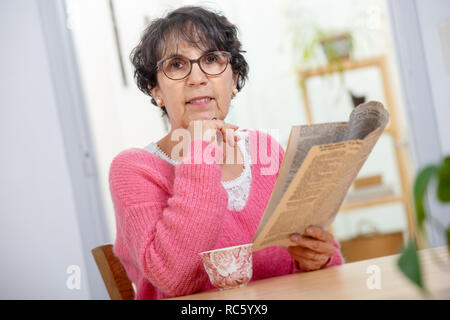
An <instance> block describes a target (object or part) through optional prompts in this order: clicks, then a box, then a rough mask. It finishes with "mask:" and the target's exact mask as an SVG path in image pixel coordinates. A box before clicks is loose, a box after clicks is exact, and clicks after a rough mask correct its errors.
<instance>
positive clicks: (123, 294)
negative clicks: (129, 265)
mask: <svg viewBox="0 0 450 320" xmlns="http://www.w3.org/2000/svg"><path fill="white" fill-rule="evenodd" d="M91 252H92V255H93V256H94V260H95V262H96V263H97V267H98V270H99V271H100V274H101V275H102V278H103V282H104V283H105V286H106V289H107V290H108V294H109V297H110V298H111V300H134V297H135V292H134V288H133V285H132V284H131V281H130V279H129V278H128V276H127V273H126V271H125V269H124V267H123V265H122V263H121V262H120V260H119V258H118V257H117V256H116V255H115V254H114V252H113V245H112V244H106V245H102V246H99V247H97V248H94V249H92V250H91Z"/></svg>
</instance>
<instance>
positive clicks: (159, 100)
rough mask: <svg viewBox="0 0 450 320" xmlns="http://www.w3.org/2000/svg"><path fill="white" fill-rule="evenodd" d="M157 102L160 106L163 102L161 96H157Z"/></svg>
mask: <svg viewBox="0 0 450 320" xmlns="http://www.w3.org/2000/svg"><path fill="white" fill-rule="evenodd" d="M156 104H157V105H158V106H159V105H161V104H162V100H161V98H156Z"/></svg>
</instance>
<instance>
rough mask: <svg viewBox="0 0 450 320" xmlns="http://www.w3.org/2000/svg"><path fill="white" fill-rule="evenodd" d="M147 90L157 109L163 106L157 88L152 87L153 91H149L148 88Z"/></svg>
mask: <svg viewBox="0 0 450 320" xmlns="http://www.w3.org/2000/svg"><path fill="white" fill-rule="evenodd" d="M148 88H149V92H150V94H151V95H152V97H153V100H155V101H156V104H157V105H158V107H162V106H164V103H163V100H162V97H160V93H159V88H158V87H154V88H153V89H150V87H148Z"/></svg>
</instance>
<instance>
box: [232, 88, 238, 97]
mask: <svg viewBox="0 0 450 320" xmlns="http://www.w3.org/2000/svg"><path fill="white" fill-rule="evenodd" d="M238 92H239V91H238V89H236V88H234V89H233V97H235V96H236V95H237V94H238Z"/></svg>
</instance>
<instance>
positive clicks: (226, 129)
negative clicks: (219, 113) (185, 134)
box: [187, 120, 240, 147]
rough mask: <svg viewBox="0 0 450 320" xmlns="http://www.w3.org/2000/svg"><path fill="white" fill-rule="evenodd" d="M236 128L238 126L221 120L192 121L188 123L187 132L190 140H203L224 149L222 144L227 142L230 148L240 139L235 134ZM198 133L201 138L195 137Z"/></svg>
mask: <svg viewBox="0 0 450 320" xmlns="http://www.w3.org/2000/svg"><path fill="white" fill-rule="evenodd" d="M238 128H239V126H236V125H234V124H229V123H226V122H225V121H223V120H193V121H191V122H190V123H189V126H188V129H187V130H188V131H189V133H190V135H191V140H194V139H204V140H207V141H210V142H213V143H215V144H216V145H217V146H219V147H224V146H225V145H223V143H226V142H228V144H229V145H230V146H231V147H234V146H235V144H236V141H238V140H239V139H240V137H239V135H238V134H236V133H235V131H236V130H237V129H238ZM199 133H200V134H201V136H196V135H198V134H199ZM194 134H196V135H194Z"/></svg>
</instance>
